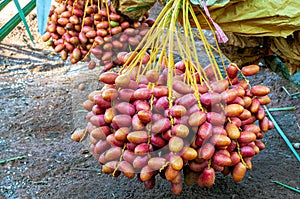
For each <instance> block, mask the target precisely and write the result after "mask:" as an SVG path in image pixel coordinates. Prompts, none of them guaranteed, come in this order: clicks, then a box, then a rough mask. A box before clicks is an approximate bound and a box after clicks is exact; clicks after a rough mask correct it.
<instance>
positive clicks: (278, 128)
mask: <svg viewBox="0 0 300 199" xmlns="http://www.w3.org/2000/svg"><path fill="white" fill-rule="evenodd" d="M264 109H265V110H266V112H267V114H268V116H269V118H270V119H271V120H272V122H273V123H274V126H275V128H276V130H277V131H278V133H279V135H280V136H281V137H282V138H283V140H284V141H285V143H286V144H287V145H288V147H289V148H290V150H291V151H292V152H293V154H294V155H295V157H296V158H297V160H298V162H300V156H299V154H298V153H297V151H296V150H295V149H294V147H293V145H292V144H291V142H290V141H289V139H288V138H287V137H286V135H285V134H284V132H283V131H282V130H281V128H280V127H279V125H278V123H277V122H276V120H275V119H274V118H273V116H272V115H271V113H270V111H269V110H268V108H267V107H266V106H265V105H264Z"/></svg>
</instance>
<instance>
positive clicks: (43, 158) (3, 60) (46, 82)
mask: <svg viewBox="0 0 300 199" xmlns="http://www.w3.org/2000/svg"><path fill="white" fill-rule="evenodd" d="M27 19H28V21H30V27H31V29H32V32H33V34H34V37H35V43H36V45H35V47H33V46H32V45H31V43H30V41H29V39H28V37H27V35H26V34H27V33H26V32H25V29H24V27H23V25H22V24H20V25H19V26H18V27H17V28H16V29H15V30H14V31H13V32H12V33H11V34H10V35H9V36H8V37H7V38H6V39H5V40H4V41H3V42H1V44H0V64H1V65H0V159H1V160H7V159H9V158H12V157H18V156H21V157H23V158H22V159H19V160H14V161H9V162H6V163H1V164H0V198H134V199H137V198H144V199H145V198H220V199H224V198H232V199H236V198H284V199H288V198H291V199H294V198H299V197H300V195H299V194H298V193H296V192H293V191H291V190H288V189H286V188H284V187H281V186H279V185H277V184H275V183H274V182H273V181H280V182H282V183H285V184H288V185H290V186H292V187H295V188H298V189H300V163H299V162H298V161H297V160H296V158H295V157H294V155H293V154H292V152H291V151H290V150H289V148H288V147H287V145H286V144H285V142H284V141H283V139H282V138H281V137H280V135H279V134H278V132H277V131H276V130H275V129H273V130H271V131H268V132H267V133H266V134H265V137H264V138H263V141H264V143H265V145H266V149H265V150H263V151H261V152H260V153H259V154H258V155H257V156H255V157H254V158H253V168H252V170H249V171H248V172H247V174H246V176H245V178H244V179H243V181H242V182H239V183H235V182H234V181H233V180H232V178H231V176H226V177H224V176H223V175H221V174H219V173H218V174H217V177H216V182H215V185H214V186H213V187H212V188H211V189H203V188H200V187H199V186H198V185H197V184H194V185H191V186H187V185H184V187H183V191H182V193H181V194H180V195H179V196H175V195H173V194H172V191H171V188H170V184H169V183H168V182H167V181H165V180H162V179H161V178H159V177H157V181H156V185H155V187H154V189H152V190H147V189H145V188H144V186H143V184H142V183H140V182H139V181H138V180H137V178H134V179H131V180H129V179H127V178H125V177H124V176H120V177H119V178H117V179H115V178H113V177H112V176H109V175H105V174H101V166H100V165H99V164H98V161H97V160H96V159H95V158H94V157H93V156H92V155H91V154H90V153H89V146H88V145H89V143H88V141H87V142H84V143H76V142H74V141H72V140H71V138H70V136H71V134H72V132H73V131H74V130H75V129H76V128H84V126H85V125H86V120H85V114H86V113H85V112H84V111H83V110H82V107H81V103H82V102H83V101H85V100H86V99H87V95H88V94H89V93H90V92H91V91H93V90H95V89H97V88H100V87H101V85H100V84H99V83H98V81H97V76H98V74H99V71H100V70H101V69H99V68H97V69H96V70H94V71H89V70H88V69H87V66H86V65H87V64H85V63H79V64H76V65H70V64H69V63H68V62H62V61H61V60H60V59H59V57H58V56H57V55H56V54H53V53H51V52H52V50H51V49H48V48H47V47H46V46H45V45H44V44H43V43H41V42H40V38H39V36H38V33H37V27H36V17H35V15H34V13H32V14H30V15H29V16H28V17H27ZM251 82H252V84H253V85H256V84H263V85H266V86H269V87H270V88H271V93H270V95H269V96H270V98H271V99H272V102H271V103H270V104H269V105H268V107H269V108H271V107H287V106H299V98H292V97H289V96H288V95H287V93H286V92H285V91H284V90H283V89H282V86H284V87H285V88H286V89H287V90H288V91H289V92H290V93H294V92H298V91H299V88H298V87H296V86H295V85H294V84H293V83H292V82H290V81H288V80H286V79H283V78H282V77H281V76H279V75H277V74H276V73H274V72H272V71H271V70H269V69H268V68H262V70H261V72H260V73H259V74H258V75H257V76H255V77H254V78H252V79H251ZM80 84H81V85H82V86H84V87H85V88H84V90H79V89H78V88H79V85H80ZM299 113H300V111H299V107H298V109H297V110H294V111H282V112H272V114H273V116H274V117H275V119H276V121H277V122H278V124H279V126H280V127H281V128H282V130H283V131H284V133H285V134H286V136H287V137H288V139H289V140H290V141H291V142H292V143H297V142H300V129H299V122H300V121H299V119H300V118H299ZM297 152H298V153H299V152H300V151H299V149H298V150H297Z"/></svg>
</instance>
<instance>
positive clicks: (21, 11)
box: [14, 0, 33, 42]
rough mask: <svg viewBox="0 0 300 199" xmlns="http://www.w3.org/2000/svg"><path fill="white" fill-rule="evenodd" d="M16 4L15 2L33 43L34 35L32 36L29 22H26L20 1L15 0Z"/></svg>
mask: <svg viewBox="0 0 300 199" xmlns="http://www.w3.org/2000/svg"><path fill="white" fill-rule="evenodd" d="M14 2H15V4H16V7H17V9H18V11H19V15H20V17H21V19H22V21H23V23H24V26H25V28H26V30H27V33H28V35H29V38H30V40H31V41H32V42H33V36H32V34H31V32H30V29H29V26H28V24H27V22H26V19H25V15H24V12H23V10H22V8H21V6H20V4H19V1H18V0H14Z"/></svg>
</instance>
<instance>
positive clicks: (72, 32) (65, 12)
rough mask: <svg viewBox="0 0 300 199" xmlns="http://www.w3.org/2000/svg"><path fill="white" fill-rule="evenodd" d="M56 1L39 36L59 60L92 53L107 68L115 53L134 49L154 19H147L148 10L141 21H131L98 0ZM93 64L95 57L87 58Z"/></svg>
mask: <svg viewBox="0 0 300 199" xmlns="http://www.w3.org/2000/svg"><path fill="white" fill-rule="evenodd" d="M57 4H58V5H57V6H54V5H53V6H52V7H51V10H50V13H49V17H48V23H47V28H46V33H45V34H44V35H43V36H42V40H43V41H44V42H48V44H49V45H50V46H52V47H53V49H54V51H55V52H57V53H60V56H61V59H62V60H66V59H68V57H70V62H71V63H72V64H74V63H77V62H78V61H81V60H84V61H88V62H89V61H90V60H91V59H90V54H93V55H94V56H95V57H96V58H97V59H98V60H100V65H101V66H104V69H105V70H108V69H110V68H112V67H113V66H114V65H118V64H119V62H118V60H117V59H116V55H117V53H118V52H121V51H129V49H130V50H133V49H135V47H136V46H137V45H138V44H139V43H140V42H141V41H142V38H143V36H144V35H145V34H146V33H147V32H148V29H149V27H150V26H152V24H153V23H154V21H153V20H151V19H148V17H149V15H148V13H146V14H145V15H144V16H143V17H142V19H141V20H140V21H132V20H130V19H129V18H128V17H126V16H122V15H121V14H118V13H117V12H116V10H115V9H114V8H113V7H112V6H111V5H108V4H106V3H104V2H102V1H99V0H92V1H90V0H67V1H57ZM95 66H96V63H95V61H92V62H90V64H89V68H91V69H92V68H94V67H95Z"/></svg>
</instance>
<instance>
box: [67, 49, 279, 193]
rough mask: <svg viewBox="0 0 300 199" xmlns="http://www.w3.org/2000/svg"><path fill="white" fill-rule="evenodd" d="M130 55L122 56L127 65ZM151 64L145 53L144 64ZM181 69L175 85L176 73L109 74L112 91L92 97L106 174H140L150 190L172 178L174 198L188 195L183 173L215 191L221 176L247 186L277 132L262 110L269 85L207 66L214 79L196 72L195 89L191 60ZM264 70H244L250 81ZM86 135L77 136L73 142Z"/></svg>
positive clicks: (95, 143)
mask: <svg viewBox="0 0 300 199" xmlns="http://www.w3.org/2000/svg"><path fill="white" fill-rule="evenodd" d="M126 55H127V54H126V53H122V54H121V55H120V56H119V58H120V61H121V62H123V63H124V57H126ZM148 59H149V56H148V55H147V54H145V57H144V59H143V63H147V61H148ZM125 61H126V59H125ZM175 66H176V75H175V76H174V82H173V84H172V87H171V88H169V87H168V86H167V77H168V68H162V69H161V72H158V71H157V70H155V69H152V70H149V71H148V72H146V73H145V74H137V73H138V71H140V70H138V69H136V70H135V69H133V70H132V71H131V72H130V74H118V73H114V72H105V73H103V74H101V76H100V81H101V82H103V83H104V84H105V85H104V87H103V88H102V89H101V90H97V91H94V92H92V93H91V94H90V95H89V99H88V100H87V101H85V102H84V103H83V107H84V108H85V109H86V110H88V111H89V113H88V114H87V116H86V118H87V120H88V125H87V132H88V133H89V138H90V143H91V145H90V146H91V152H92V153H93V154H94V156H95V157H96V158H97V159H98V160H99V163H100V164H101V165H103V166H102V172H103V173H109V174H112V175H113V176H115V177H117V176H118V175H119V174H121V173H123V174H124V175H125V176H126V177H128V178H134V177H135V176H136V175H137V177H138V179H139V180H140V181H142V182H143V183H144V186H145V187H146V188H147V189H152V188H153V187H154V186H155V176H156V175H157V174H159V175H160V176H161V177H162V178H164V179H166V180H168V181H170V183H171V187H172V191H173V193H174V194H179V193H180V192H181V191H182V186H183V182H182V176H184V182H185V183H186V184H188V185H190V184H193V183H195V182H198V184H199V186H200V187H212V186H213V184H214V181H215V173H216V172H222V173H223V174H224V175H228V174H230V173H231V175H232V177H233V180H234V181H236V182H238V181H241V180H242V179H243V177H244V175H245V173H246V171H247V169H251V167H252V163H251V159H252V158H253V157H254V156H255V155H257V154H258V153H259V152H260V151H261V150H263V149H264V148H265V145H264V143H263V142H262V141H261V139H262V138H263V137H264V133H265V132H266V131H268V130H269V129H271V128H273V127H274V126H273V123H272V122H271V121H269V120H268V118H267V117H266V114H265V111H264V109H263V107H262V105H265V104H268V103H269V102H270V98H269V97H268V96H267V94H268V93H269V92H270V90H269V88H267V87H265V86H262V85H257V86H253V87H250V85H249V84H248V83H247V81H245V80H239V78H238V73H239V69H238V68H237V67H236V66H235V65H229V66H228V67H227V78H226V79H222V80H216V78H215V77H214V73H213V70H212V67H210V66H208V67H207V68H205V72H206V75H207V77H208V78H209V79H210V81H209V82H206V83H204V82H202V83H200V82H201V81H200V78H199V75H198V76H197V75H196V76H197V77H198V78H196V81H197V87H198V90H196V91H195V89H192V88H191V86H190V85H188V84H187V83H186V82H185V81H184V79H185V78H184V76H185V65H184V62H183V61H180V62H177V63H176V65H175ZM258 71H259V67H258V66H256V65H250V66H246V67H244V68H242V70H241V71H240V73H242V74H243V76H244V77H245V76H250V75H254V74H256V73H257V72H258ZM137 76H138V78H137ZM136 79H138V81H137V80H136ZM169 89H171V90H172V98H171V99H170V98H169V97H168V94H169ZM197 96H198V97H197ZM82 134H83V132H81V133H77V134H73V139H74V140H77V141H78V140H80V138H81V137H82Z"/></svg>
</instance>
